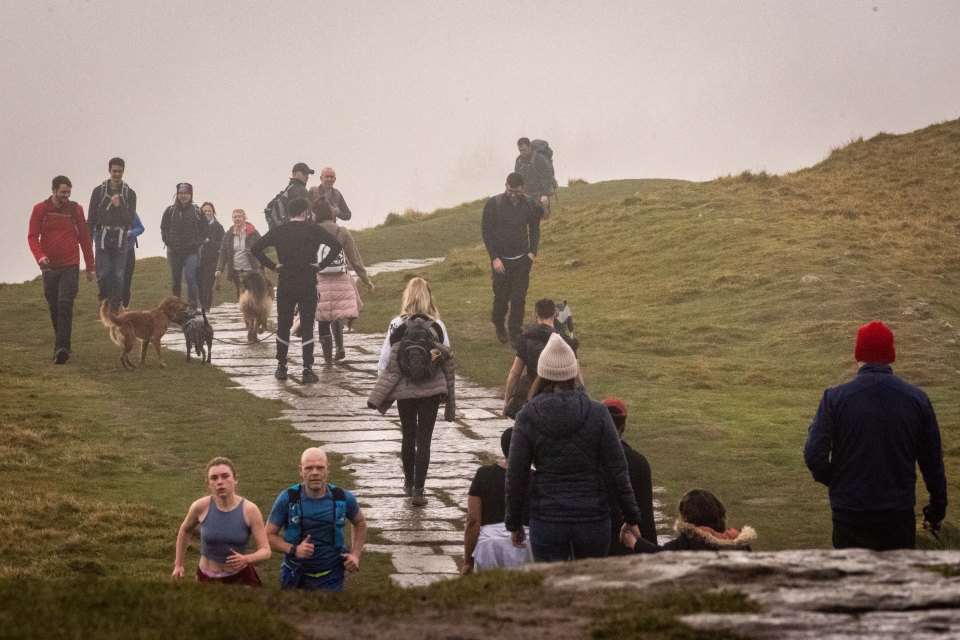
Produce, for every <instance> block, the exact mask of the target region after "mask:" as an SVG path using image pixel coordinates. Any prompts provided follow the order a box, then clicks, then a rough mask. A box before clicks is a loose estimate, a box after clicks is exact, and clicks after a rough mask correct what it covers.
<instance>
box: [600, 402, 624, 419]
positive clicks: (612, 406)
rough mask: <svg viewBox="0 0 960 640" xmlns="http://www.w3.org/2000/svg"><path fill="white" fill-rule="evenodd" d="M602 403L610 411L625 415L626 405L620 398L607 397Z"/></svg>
mask: <svg viewBox="0 0 960 640" xmlns="http://www.w3.org/2000/svg"><path fill="white" fill-rule="evenodd" d="M602 404H603V406H605V407H606V408H607V410H608V411H610V413H616V414H619V415H621V416H624V417H626V415H627V405H625V404H624V403H623V400H621V399H620V398H607V399H606V400H604V401H603V403H602Z"/></svg>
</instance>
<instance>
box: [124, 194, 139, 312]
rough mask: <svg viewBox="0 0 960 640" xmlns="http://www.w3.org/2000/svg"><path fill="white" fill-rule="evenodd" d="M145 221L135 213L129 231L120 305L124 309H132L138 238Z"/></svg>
mask: <svg viewBox="0 0 960 640" xmlns="http://www.w3.org/2000/svg"><path fill="white" fill-rule="evenodd" d="M143 232H144V228H143V221H142V220H140V214H139V213H137V212H136V211H134V212H133V226H132V227H130V230H129V231H127V240H126V244H127V263H126V265H125V266H124V269H123V299H122V301H121V303H120V305H121V308H122V309H129V308H130V290H131V287H132V286H133V272H134V271H135V270H136V268H137V247H138V246H139V244H138V242H137V238H139V237H140V236H141V235H143Z"/></svg>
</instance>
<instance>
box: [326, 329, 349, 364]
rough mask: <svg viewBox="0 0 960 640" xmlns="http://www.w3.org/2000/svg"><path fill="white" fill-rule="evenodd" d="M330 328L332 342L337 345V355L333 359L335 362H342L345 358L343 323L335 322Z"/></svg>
mask: <svg viewBox="0 0 960 640" xmlns="http://www.w3.org/2000/svg"><path fill="white" fill-rule="evenodd" d="M330 328H331V329H333V341H334V342H335V343H336V345H337V355H336V356H334V357H335V358H336V359H337V360H343V359H344V358H346V357H347V354H346V352H345V351H344V350H343V323H342V322H340V321H339V320H337V321H336V322H334V323H333V325H332V326H331V327H330Z"/></svg>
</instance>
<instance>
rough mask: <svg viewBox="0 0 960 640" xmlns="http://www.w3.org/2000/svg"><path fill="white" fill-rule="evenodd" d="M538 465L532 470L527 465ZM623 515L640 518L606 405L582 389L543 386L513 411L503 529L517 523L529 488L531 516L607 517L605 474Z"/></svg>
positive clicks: (556, 518) (559, 519)
mask: <svg viewBox="0 0 960 640" xmlns="http://www.w3.org/2000/svg"><path fill="white" fill-rule="evenodd" d="M531 464H533V465H535V466H536V472H535V473H534V474H533V478H532V480H531V477H530V465H531ZM605 479H606V481H607V483H608V484H609V486H610V487H611V494H612V495H614V496H615V497H616V499H617V502H618V503H619V505H620V509H621V511H622V512H623V514H624V515H623V518H624V520H626V521H627V522H628V523H630V524H637V523H638V522H639V521H640V512H639V510H638V509H637V502H636V500H635V499H634V497H633V488H632V487H631V486H630V478H629V476H628V475H627V461H626V459H625V458H624V455H623V447H622V446H621V445H620V437H619V436H618V435H617V428H616V427H615V426H614V424H613V418H611V417H610V412H609V411H608V410H607V408H606V407H604V406H603V405H602V404H600V403H599V402H594V401H592V400H590V397H589V396H587V394H586V392H585V391H583V390H582V389H580V390H577V391H558V392H555V393H544V394H541V395H539V396H537V397H536V398H534V399H533V400H531V401H530V402H528V403H527V404H526V406H524V408H523V409H522V410H521V411H520V413H519V414H517V420H516V423H515V424H514V428H513V437H512V439H511V440H510V459H509V461H508V462H507V484H506V494H507V513H506V517H505V518H504V521H505V522H506V526H507V530H509V531H516V530H518V529H519V528H520V525H521V522H522V519H523V511H524V500H525V498H526V497H527V494H528V493H529V500H530V505H529V508H530V517H531V518H536V519H538V520H544V521H548V522H596V521H598V520H603V519H605V518H609V517H610V508H609V506H608V504H607V491H606V487H605V485H604V480H605Z"/></svg>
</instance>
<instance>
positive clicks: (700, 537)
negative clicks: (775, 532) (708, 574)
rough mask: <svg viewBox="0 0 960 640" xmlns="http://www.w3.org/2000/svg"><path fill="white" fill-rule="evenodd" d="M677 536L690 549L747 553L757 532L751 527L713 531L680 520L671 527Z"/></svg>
mask: <svg viewBox="0 0 960 640" xmlns="http://www.w3.org/2000/svg"><path fill="white" fill-rule="evenodd" d="M673 530H674V531H676V532H677V535H678V536H681V537H684V538H686V539H687V540H688V541H689V542H690V547H691V548H692V549H712V550H715V551H749V550H750V544H751V543H753V542H754V541H756V539H757V532H756V531H755V530H754V529H753V527H749V526H744V527H743V529H727V530H726V531H715V530H713V529H711V528H710V527H706V526H700V527H698V526H696V525H693V524H691V523H689V522H687V521H685V520H683V519H681V518H678V519H677V521H676V523H675V524H674V525H673Z"/></svg>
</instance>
